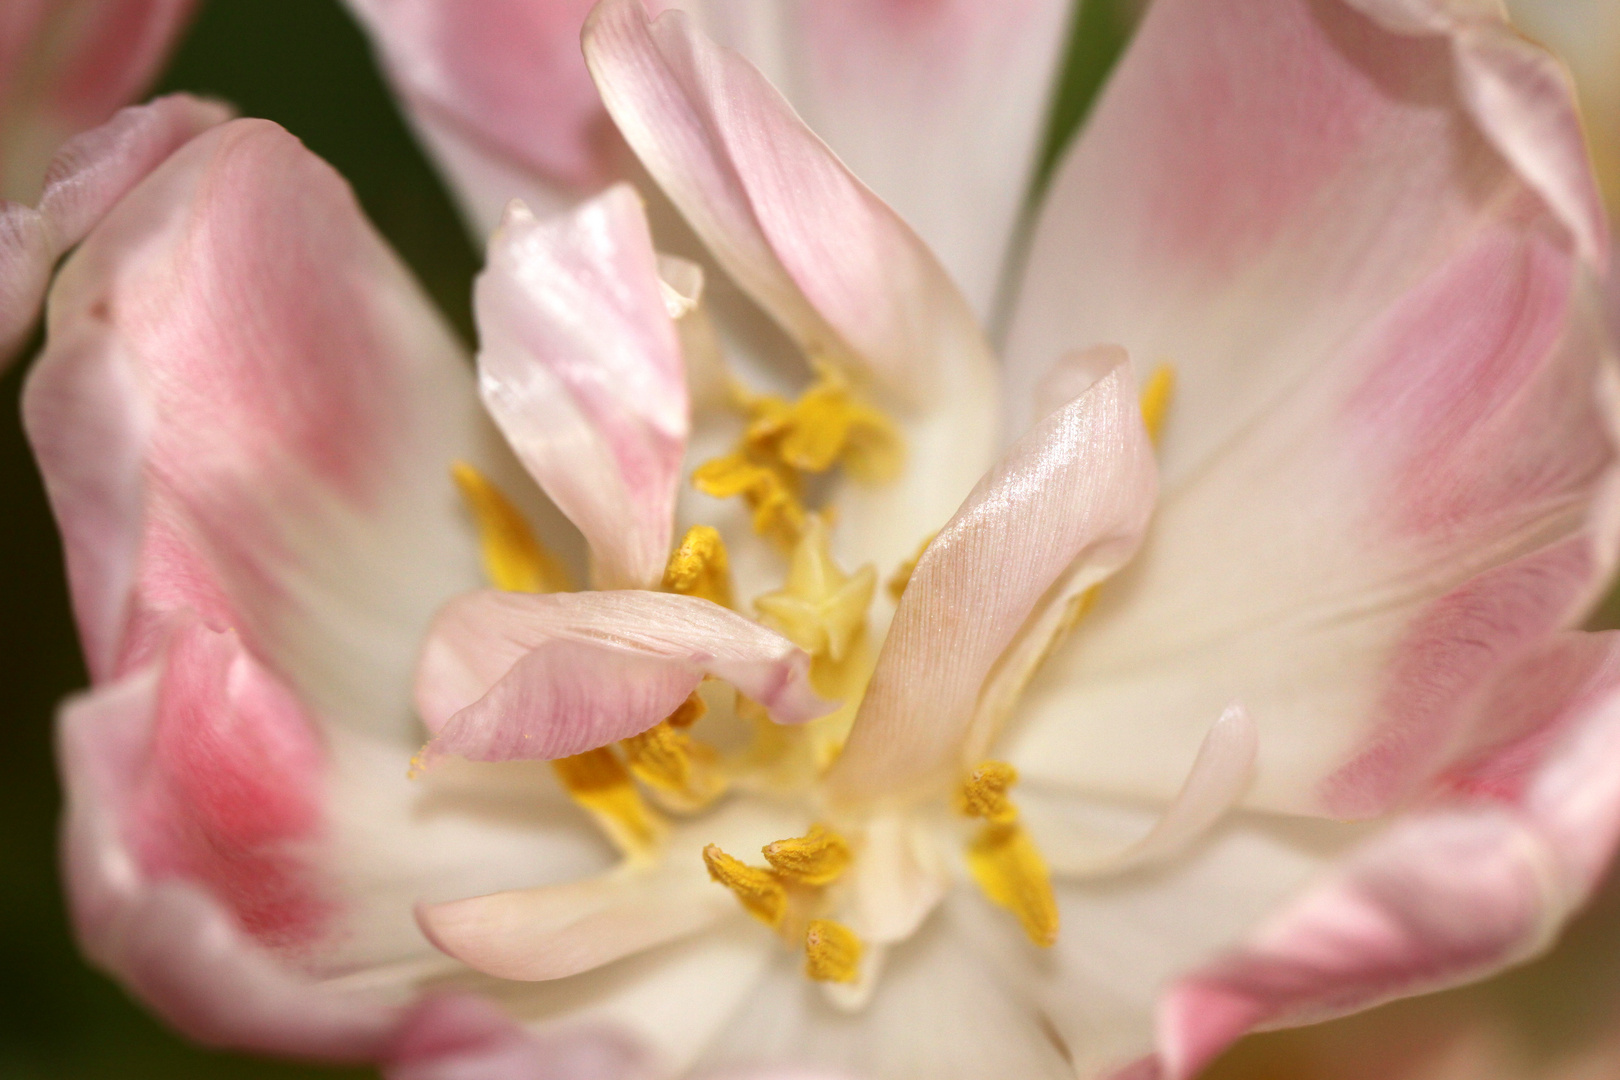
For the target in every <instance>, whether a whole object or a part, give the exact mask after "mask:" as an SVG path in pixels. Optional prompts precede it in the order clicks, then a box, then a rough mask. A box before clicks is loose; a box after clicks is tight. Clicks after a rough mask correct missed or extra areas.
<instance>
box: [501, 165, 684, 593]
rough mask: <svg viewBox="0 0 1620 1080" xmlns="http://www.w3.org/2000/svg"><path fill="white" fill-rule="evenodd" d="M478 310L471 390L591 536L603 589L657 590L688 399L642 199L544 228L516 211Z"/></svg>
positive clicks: (608, 202) (599, 205)
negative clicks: (475, 382) (477, 387)
mask: <svg viewBox="0 0 1620 1080" xmlns="http://www.w3.org/2000/svg"><path fill="white" fill-rule="evenodd" d="M475 303H476V308H477V312H478V329H479V337H480V338H481V347H480V349H479V353H478V373H479V382H480V384H481V388H482V391H483V396H484V401H485V403H486V404H487V405H488V406H489V410H490V412H491V414H493V415H494V417H495V420H496V422H497V423H498V424H500V426H501V429H502V430H503V431H504V432H505V433H506V437H507V440H508V441H509V442H510V443H511V445H512V447H513V448H514V449H515V450H516V452H517V455H518V457H519V458H520V459H521V460H522V461H523V463H524V464H525V465H526V466H527V467H528V469H529V471H530V473H532V474H533V475H534V478H535V479H536V480H537V481H539V483H540V486H541V487H543V488H544V489H545V491H546V494H548V495H549V496H551V499H552V501H554V502H555V503H556V504H557V506H558V508H559V509H561V510H562V511H563V513H565V514H567V515H568V517H569V518H570V519H571V520H572V521H573V522H574V524H575V525H577V526H578V527H579V529H580V531H581V532H582V533H584V534H585V538H586V540H587V541H588V542H589V543H590V546H591V555H592V572H593V575H594V576H595V577H596V579H597V580H598V582H599V584H600V586H601V587H614V586H622V587H633V588H650V587H652V586H655V585H656V584H657V583H658V581H659V578H660V577H661V575H662V573H663V569H664V560H665V558H666V557H667V555H668V553H669V546H670V530H671V529H672V527H673V514H674V509H675V491H676V485H677V484H678V483H679V479H680V465H681V455H682V453H683V451H684V450H685V448H686V433H687V400H686V382H685V372H684V370H683V366H682V363H681V347H680V340H679V338H678V337H677V334H676V330H675V326H674V323H673V322H672V320H671V316H670V314H669V312H668V310H667V306H666V303H665V297H664V291H663V288H662V285H661V281H660V278H659V275H658V259H657V256H656V254H655V253H654V252H653V247H652V238H651V237H650V236H649V235H648V233H647V219H646V216H645V214H644V213H643V212H642V208H641V200H640V199H639V198H638V197H637V196H636V193H635V192H634V191H633V190H632V189H631V188H629V187H628V186H625V185H621V186H618V187H614V188H612V189H610V190H609V191H607V192H606V193H604V194H602V195H600V196H598V197H597V198H595V199H593V200H591V201H590V202H587V203H585V204H584V205H582V206H580V207H579V208H578V209H577V210H574V211H572V212H570V213H569V214H567V215H566V216H564V217H561V218H558V219H556V220H554V221H547V222H540V221H536V220H535V218H534V216H533V215H532V214H530V213H529V212H528V210H527V209H526V208H525V207H524V206H523V204H521V203H514V204H513V205H512V207H511V208H510V209H509V210H508V211H507V214H506V218H505V220H504V221H502V223H501V227H500V229H499V230H497V231H496V233H495V235H494V236H493V237H491V238H490V242H489V263H488V266H487V268H486V269H485V270H484V272H483V274H482V275H480V277H479V279H478V285H477V292H476V300H475Z"/></svg>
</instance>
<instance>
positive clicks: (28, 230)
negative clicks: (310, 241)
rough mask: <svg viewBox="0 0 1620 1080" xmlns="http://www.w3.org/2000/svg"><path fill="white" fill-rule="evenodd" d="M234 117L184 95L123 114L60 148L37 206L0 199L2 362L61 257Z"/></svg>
mask: <svg viewBox="0 0 1620 1080" xmlns="http://www.w3.org/2000/svg"><path fill="white" fill-rule="evenodd" d="M229 116H230V111H229V110H228V109H227V108H225V107H224V106H223V105H217V104H214V103H211V102H206V101H199V100H198V99H196V98H193V97H189V96H187V95H185V94H174V95H171V96H169V97H165V98H159V99H158V100H156V101H154V102H152V103H151V104H149V105H141V106H137V107H133V108H129V109H125V110H123V111H122V112H120V113H119V114H118V115H117V116H115V117H113V118H112V119H111V120H109V121H108V122H107V123H105V124H103V125H102V126H101V127H98V128H96V129H95V130H93V131H87V132H85V133H84V134H82V135H79V136H78V137H77V138H74V139H72V140H71V141H69V142H68V143H67V144H66V145H65V146H63V147H62V148H61V149H60V151H59V152H58V153H57V155H56V156H55V158H53V159H52V160H51V165H50V169H49V170H48V171H46V172H45V174H44V184H45V190H44V193H43V194H42V195H41V196H40V198H39V205H38V207H37V208H30V207H27V206H23V205H21V204H20V203H13V202H6V201H4V200H0V364H4V362H5V361H6V360H8V359H10V358H11V357H12V356H13V355H14V354H15V353H16V350H17V348H18V346H19V345H21V344H22V340H23V338H24V337H25V336H26V335H27V333H28V332H29V330H31V329H32V328H33V325H34V317H35V316H36V315H37V314H38V313H39V308H40V304H41V302H42V301H43V300H44V299H45V286H46V284H47V283H48V282H49V280H50V275H51V270H52V269H53V268H54V267H55V265H56V260H57V259H59V258H61V256H62V254H63V252H65V251H67V250H68V248H70V247H72V246H73V245H74V244H77V243H78V242H79V241H80V240H82V239H83V238H84V236H85V235H86V234H87V233H88V232H89V231H90V230H91V228H93V227H94V226H95V224H96V222H97V221H99V220H101V217H102V215H103V214H105V213H106V212H107V211H108V210H109V209H111V208H112V205H113V204H114V203H116V202H117V201H118V200H119V199H120V198H121V197H122V196H123V195H124V194H125V193H126V192H128V191H129V190H130V189H131V188H133V187H134V186H135V185H136V184H137V183H139V182H140V180H141V178H142V177H144V176H145V175H146V174H147V173H149V172H151V171H152V170H153V169H155V168H157V167H158V166H159V165H161V164H162V163H163V161H164V159H166V158H167V157H168V156H169V155H170V154H172V153H173V152H174V151H176V150H178V149H179V148H180V147H181V146H183V145H184V144H185V143H187V142H189V141H190V140H191V139H192V138H193V137H194V136H196V135H198V134H201V133H202V132H203V131H205V130H206V129H208V128H210V127H212V126H214V125H215V124H218V123H221V122H223V121H224V120H226V119H228V118H229Z"/></svg>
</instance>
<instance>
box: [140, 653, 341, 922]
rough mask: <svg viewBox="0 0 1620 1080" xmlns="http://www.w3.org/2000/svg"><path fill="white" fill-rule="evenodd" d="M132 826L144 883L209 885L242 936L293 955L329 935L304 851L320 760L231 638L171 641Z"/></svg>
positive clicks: (306, 732) (283, 698)
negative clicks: (291, 948) (287, 949)
mask: <svg viewBox="0 0 1620 1080" xmlns="http://www.w3.org/2000/svg"><path fill="white" fill-rule="evenodd" d="M143 766H144V776H143V777H142V778H141V780H140V781H139V782H138V784H136V785H135V787H134V792H133V798H132V806H131V807H130V808H129V814H128V818H127V821H128V822H129V825H128V828H129V829H130V831H131V833H132V835H131V836H130V843H131V846H132V847H133V848H134V849H135V850H136V851H137V852H138V853H139V858H140V861H141V863H142V864H143V868H144V870H145V872H146V875H147V876H148V877H149V878H153V879H161V878H165V877H178V878H182V879H185V880H190V881H194V882H197V883H199V884H201V885H203V886H205V887H206V888H207V889H208V890H209V891H210V892H211V893H212V894H213V895H214V896H215V897H216V898H217V899H218V900H219V901H220V902H221V903H223V904H224V905H225V906H226V907H227V908H229V909H230V911H231V912H232V914H233V915H234V916H235V917H236V919H237V920H238V921H239V922H240V924H241V926H242V927H243V929H244V930H246V931H247V932H248V933H249V934H251V935H252V936H253V937H254V938H256V939H258V940H259V941H260V942H262V943H264V944H267V945H275V946H293V945H296V944H298V943H301V942H307V941H310V940H313V939H314V938H316V937H317V936H319V934H320V933H321V931H322V930H323V929H324V927H325V925H326V923H327V920H328V917H329V916H330V915H331V913H332V905H331V904H330V903H329V902H328V901H326V900H325V899H323V898H322V897H321V895H320V893H319V890H318V889H317V887H316V885H315V883H314V881H313V880H312V879H311V875H310V874H309V872H308V870H307V867H306V863H305V859H304V856H303V854H302V852H301V851H300V848H304V847H307V846H309V845H311V844H312V843H314V842H316V841H317V840H318V839H319V836H320V832H321V819H322V808H321V792H320V782H321V777H322V775H323V772H324V755H323V752H322V748H321V746H320V744H319V742H318V740H317V738H316V735H315V729H314V727H313V725H312V723H311V721H310V719H309V717H308V716H307V715H306V714H305V713H304V711H303V709H302V708H301V707H300V706H299V704H298V702H297V701H296V700H295V699H294V698H293V696H292V694H291V693H290V692H289V691H288V690H287V689H286V687H284V686H282V685H281V683H280V682H279V681H278V680H276V679H275V678H274V677H273V676H272V675H270V674H269V673H268V672H267V671H265V670H264V668H262V667H261V666H260V665H259V664H258V663H257V662H255V661H254V660H253V659H252V658H251V657H249V656H248V655H247V653H246V652H245V651H244V650H243V649H242V646H241V644H240V642H239V641H238V640H237V639H236V637H235V635H234V634H220V633H215V632H214V631H211V630H208V629H206V628H204V627H202V626H198V625H195V624H193V625H192V626H190V627H187V628H185V629H183V630H181V631H179V632H178V633H177V635H176V637H175V640H174V641H173V643H172V645H171V649H170V653H169V656H168V662H167V664H166V669H165V671H164V674H163V679H162V683H161V686H160V688H159V694H158V706H157V715H156V719H155V724H154V730H153V733H152V743H151V746H150V749H149V752H148V756H147V758H146V760H145V761H144V762H143Z"/></svg>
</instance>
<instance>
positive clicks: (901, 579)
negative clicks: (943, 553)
mask: <svg viewBox="0 0 1620 1080" xmlns="http://www.w3.org/2000/svg"><path fill="white" fill-rule="evenodd" d="M938 535H939V533H937V532H932V533H929V534H928V536H927V537H926V538H925V539H924V540H923V542H922V543H920V544H918V545H917V554H915V555H913V556H912V557H911V558H909V559H907V560H906V561H905V562H903V563H901V564H900V565H899V566H898V567H897V568H896V569H895V571H894V574H893V576H891V577H890V578H889V581H888V585H887V586H886V587H887V588H888V590H889V596H890V598H891V599H893V600H894V602H895V603H897V604H898V603H899V602H900V596H901V594H903V593H904V592H905V591H906V586H907V585H910V584H911V575H912V574H915V573H916V572H917V563H918V562H920V561H921V560H922V557H923V552H925V551H927V550H928V545H929V544H932V543H933V542H934V537H936V536H938Z"/></svg>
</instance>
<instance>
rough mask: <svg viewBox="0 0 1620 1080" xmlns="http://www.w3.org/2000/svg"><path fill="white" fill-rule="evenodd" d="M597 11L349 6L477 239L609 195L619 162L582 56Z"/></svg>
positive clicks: (519, 4)
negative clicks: (586, 29) (512, 220)
mask: <svg viewBox="0 0 1620 1080" xmlns="http://www.w3.org/2000/svg"><path fill="white" fill-rule="evenodd" d="M593 2H594V0H539V2H533V0H494V2H486V3H484V4H482V5H480V7H479V11H478V17H477V18H467V12H466V9H465V7H464V6H463V5H461V4H458V3H456V2H455V0H349V7H350V9H351V10H353V12H354V13H355V15H356V16H357V17H358V18H359V19H360V20H361V22H362V23H363V24H364V25H365V27H366V29H367V30H369V31H370V32H371V36H372V39H373V40H374V41H375V43H376V45H377V47H378V50H379V53H380V56H381V59H382V61H383V66H384V68H385V69H386V70H387V72H388V75H389V78H390V80H391V81H392V83H393V84H394V89H395V90H396V91H397V92H398V94H399V96H400V98H401V99H402V100H403V102H404V104H405V106H406V109H407V113H408V115H409V116H410V118H411V120H412V122H413V123H414V124H415V126H416V129H417V132H418V134H420V135H421V136H422V139H423V141H424V142H425V143H426V144H427V146H428V148H429V150H431V151H432V152H433V154H434V156H435V157H436V158H437V159H438V160H439V163H440V164H441V165H442V166H443V167H444V170H445V172H446V173H447V174H448V175H449V177H450V178H451V180H452V181H453V182H454V183H455V185H456V189H457V193H458V194H459V195H460V196H461V200H462V208H463V210H464V211H465V212H466V214H467V217H468V220H469V221H470V222H471V223H472V225H473V226H474V228H475V230H476V232H477V233H478V235H479V236H484V235H487V234H488V233H489V232H490V231H491V230H493V229H494V228H495V226H496V225H497V224H498V223H499V222H500V220H501V215H502V213H503V211H504V209H505V207H506V204H507V203H508V202H510V201H511V200H512V199H523V200H524V201H525V202H527V203H528V204H529V205H530V206H532V207H534V208H535V209H536V210H537V211H538V212H539V213H540V214H541V216H546V215H548V214H551V213H555V212H557V211H560V210H563V209H565V208H566V207H567V206H568V204H569V203H571V202H573V201H574V200H575V199H578V198H580V197H581V196H583V195H586V194H589V193H590V192H591V191H592V190H593V189H595V188H599V187H602V186H604V185H605V184H607V183H608V182H609V181H610V180H612V179H615V178H616V177H617V176H618V175H619V174H621V173H622V172H623V171H624V166H625V165H627V164H628V160H627V159H628V155H627V153H626V152H625V150H624V147H623V144H622V142H620V140H619V138H618V133H617V132H615V131H614V130H613V124H612V122H611V121H609V120H608V118H607V116H606V114H605V113H603V111H602V104H601V100H600V99H599V98H598V97H597V95H596V89H595V87H593V86H592V85H591V80H590V76H589V75H588V74H587V73H586V71H585V65H584V63H583V62H582V61H581V59H580V56H579V30H580V26H581V25H582V24H583V23H584V21H585V16H586V14H587V13H588V12H589V11H590V9H591V5H592V3H593Z"/></svg>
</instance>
